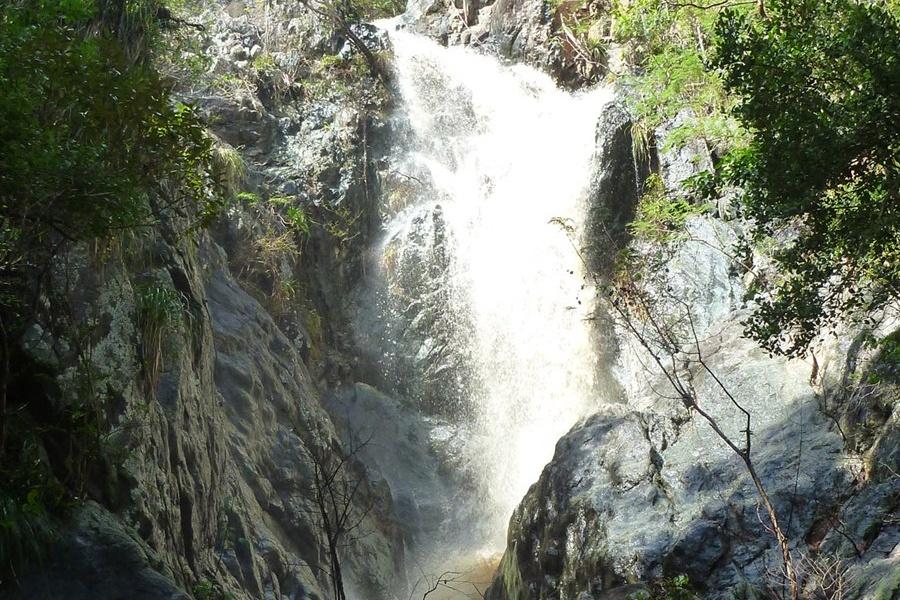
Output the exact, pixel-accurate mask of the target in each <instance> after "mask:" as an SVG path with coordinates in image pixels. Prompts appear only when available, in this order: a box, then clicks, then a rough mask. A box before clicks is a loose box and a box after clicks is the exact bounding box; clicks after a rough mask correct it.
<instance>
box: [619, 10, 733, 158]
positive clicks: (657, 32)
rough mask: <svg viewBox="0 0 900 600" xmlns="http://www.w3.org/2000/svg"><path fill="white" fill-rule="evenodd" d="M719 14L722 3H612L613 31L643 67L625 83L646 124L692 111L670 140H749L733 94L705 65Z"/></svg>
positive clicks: (655, 124) (718, 142) (722, 142)
mask: <svg viewBox="0 0 900 600" xmlns="http://www.w3.org/2000/svg"><path fill="white" fill-rule="evenodd" d="M718 14H719V12H718V7H715V8H711V9H705V10H704V9H701V8H697V7H694V6H687V5H676V4H673V3H670V2H666V1H665V0H635V1H633V2H625V1H624V0H617V1H616V2H614V3H613V17H614V20H613V23H614V28H613V35H614V37H615V39H616V40H617V41H618V42H619V43H621V44H623V45H624V46H625V47H626V48H627V52H626V58H627V60H628V61H629V62H630V63H631V64H632V66H633V68H634V69H635V70H636V71H637V73H638V74H637V75H636V76H626V77H625V83H626V85H628V86H629V87H630V88H631V90H632V92H633V93H632V110H633V112H634V114H635V115H636V117H637V119H638V120H639V121H640V122H641V125H642V126H643V128H644V129H645V130H650V129H653V128H656V127H658V126H659V125H661V124H662V123H664V122H665V121H667V120H669V119H672V118H673V117H675V116H676V115H677V114H679V113H680V112H682V111H686V110H689V114H690V115H691V116H690V118H688V119H685V120H684V122H683V123H682V124H681V125H680V126H679V127H678V128H677V129H676V130H675V131H673V132H672V133H671V135H670V136H669V139H668V140H667V143H668V144H669V145H670V146H674V147H680V146H683V145H684V144H686V143H688V142H689V141H691V140H693V139H698V138H703V139H705V140H706V141H707V142H709V143H710V145H711V146H722V147H730V146H739V147H740V146H742V145H744V144H745V143H746V140H745V138H746V136H745V132H744V131H743V130H742V129H741V127H740V126H739V125H738V123H737V121H736V120H735V119H734V118H733V117H732V115H731V113H730V109H731V107H732V105H733V100H732V99H731V97H730V96H729V95H728V94H726V93H725V90H724V88H723V86H722V81H721V78H720V77H719V76H718V74H717V73H716V72H714V71H710V70H709V69H707V68H706V65H705V62H706V60H707V54H708V49H709V46H710V45H711V44H712V43H713V39H712V33H713V30H714V26H715V22H716V18H717V15H718Z"/></svg>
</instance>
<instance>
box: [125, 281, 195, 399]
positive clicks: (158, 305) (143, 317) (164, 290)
mask: <svg viewBox="0 0 900 600" xmlns="http://www.w3.org/2000/svg"><path fill="white" fill-rule="evenodd" d="M135 291H136V298H135V307H136V310H137V324H138V328H139V330H140V333H141V366H142V369H143V372H144V377H145V380H146V383H147V385H148V387H149V389H150V390H152V389H154V388H155V387H156V383H157V382H158V380H159V374H160V371H161V369H162V364H163V338H164V334H165V333H166V331H167V330H169V329H172V328H174V327H176V326H177V325H178V324H179V323H181V321H182V317H183V315H185V314H186V313H185V309H184V304H183V303H182V300H181V296H180V295H179V294H178V292H176V291H175V290H173V289H171V288H168V287H163V286H159V285H151V286H144V287H139V288H138V289H137V290H135Z"/></svg>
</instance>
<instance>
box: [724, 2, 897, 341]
mask: <svg viewBox="0 0 900 600" xmlns="http://www.w3.org/2000/svg"><path fill="white" fill-rule="evenodd" d="M767 9H768V18H766V19H759V18H751V17H749V16H748V15H746V14H741V13H738V12H736V11H730V10H729V11H726V12H725V13H723V15H722V18H721V19H720V21H719V23H718V25H717V35H718V44H717V50H716V53H715V56H714V59H713V63H712V64H713V65H714V66H715V67H717V68H718V69H720V70H721V72H722V74H723V77H724V82H725V86H726V89H727V90H728V91H729V92H730V93H733V94H735V95H736V96H738V97H739V98H740V99H741V102H740V104H739V105H738V106H737V107H736V109H735V114H736V115H737V117H738V118H739V119H740V120H741V122H742V123H743V125H744V126H745V127H746V128H747V129H749V130H751V131H752V132H753V139H752V142H751V143H750V145H749V146H748V147H746V148H741V149H737V150H735V151H733V152H732V153H731V155H730V156H729V158H728V161H727V168H725V169H723V171H722V175H721V177H720V179H721V180H722V181H724V182H726V183H728V184H731V185H737V186H740V187H741V188H743V189H744V191H745V196H744V202H745V206H746V210H747V213H748V215H749V216H750V217H752V218H753V219H755V220H756V223H757V226H758V227H757V232H756V233H757V235H758V236H766V235H772V234H773V233H775V232H777V231H779V230H785V229H788V230H792V231H793V232H794V235H793V238H792V241H791V243H790V244H788V245H787V246H786V247H784V248H782V249H781V250H780V251H779V252H778V253H776V256H775V259H776V261H777V263H778V266H779V267H780V271H781V275H782V278H781V280H780V281H779V282H778V283H777V289H776V290H775V293H774V294H773V295H772V294H769V293H766V294H760V295H759V297H758V300H759V302H760V308H759V310H758V311H757V313H756V314H755V315H754V316H753V318H752V319H750V321H749V323H748V333H749V335H751V337H753V338H754V339H756V340H758V341H760V342H761V343H763V344H764V345H765V346H766V347H767V348H769V349H770V350H772V351H776V352H783V353H787V354H790V355H797V354H800V353H802V352H803V351H805V349H806V347H807V346H808V344H809V343H810V342H811V341H812V340H813V339H814V338H815V336H816V335H817V334H818V332H819V331H820V330H821V328H822V327H823V326H824V325H826V324H828V323H830V322H833V321H835V320H837V319H839V318H844V317H846V316H847V315H853V314H858V313H861V312H864V311H866V310H869V309H872V308H877V307H880V306H884V305H885V304H887V303H888V302H890V301H892V300H894V299H896V298H897V297H898V296H900V158H898V157H900V23H898V19H897V15H896V11H892V10H891V9H890V8H889V6H888V5H887V4H886V3H884V2H871V3H868V2H865V3H863V2H854V1H852V0H790V1H788V0H772V1H770V2H769V3H767Z"/></svg>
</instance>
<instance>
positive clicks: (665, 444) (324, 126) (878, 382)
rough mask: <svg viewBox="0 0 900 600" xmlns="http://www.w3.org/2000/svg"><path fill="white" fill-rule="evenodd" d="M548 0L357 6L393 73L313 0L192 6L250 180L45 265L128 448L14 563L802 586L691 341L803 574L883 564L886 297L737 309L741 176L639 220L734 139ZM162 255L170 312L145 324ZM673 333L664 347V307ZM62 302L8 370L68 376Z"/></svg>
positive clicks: (176, 80)
mask: <svg viewBox="0 0 900 600" xmlns="http://www.w3.org/2000/svg"><path fill="white" fill-rule="evenodd" d="M601 4H602V3H601ZM551 8H552V7H551V6H550V5H549V4H548V3H546V2H543V1H536V0H495V2H493V3H486V2H484V3H482V2H478V1H477V0H474V1H469V0H466V1H464V2H455V1H450V2H445V1H444V0H410V3H409V4H408V6H407V7H406V11H405V12H404V13H403V14H402V15H399V16H396V17H394V18H392V19H390V20H387V21H379V22H377V23H376V24H374V25H370V24H365V23H363V24H355V25H352V27H353V33H354V35H355V36H356V37H358V38H361V39H362V40H363V41H364V42H365V43H366V45H367V46H368V47H369V48H370V49H372V50H373V51H374V52H376V53H377V55H378V57H379V59H380V60H383V61H384V62H385V64H386V65H388V72H389V73H390V84H389V85H388V86H386V87H382V86H381V84H379V83H378V82H377V80H376V78H375V77H374V76H373V75H372V74H371V73H369V72H368V71H367V68H366V67H367V65H366V64H365V61H364V60H362V58H361V57H360V55H359V52H358V51H357V50H356V49H355V48H354V46H353V44H352V43H351V42H350V41H349V39H348V38H347V36H346V35H345V34H344V35H342V33H341V32H340V31H339V30H338V31H335V27H334V24H333V23H331V22H329V21H328V19H327V18H325V17H324V16H323V15H322V14H319V13H317V12H315V11H312V10H310V9H309V7H308V5H306V4H305V3H302V2H292V1H290V0H268V1H265V2H262V1H260V2H252V1H250V0H245V1H242V0H236V1H232V2H224V1H218V0H197V1H195V2H188V3H186V4H185V6H184V7H181V8H180V9H179V10H180V11H181V12H182V13H184V19H185V20H186V21H191V22H195V23H200V24H202V29H200V28H197V30H196V31H187V32H185V33H184V35H185V36H186V37H187V39H188V42H187V43H186V44H184V45H182V46H181V47H180V49H179V50H178V51H177V53H175V54H173V55H172V56H170V57H169V58H168V59H167V61H166V62H165V64H164V66H163V67H161V68H162V69H163V71H164V72H166V73H167V74H168V76H169V77H170V78H171V80H172V85H173V90H174V92H173V93H174V94H175V95H176V97H177V98H178V99H179V101H181V102H185V103H187V104H191V105H193V106H196V107H197V108H198V110H199V112H200V113H201V114H202V116H203V119H204V122H205V123H206V124H207V126H208V128H209V131H210V135H212V136H213V138H214V140H215V142H216V152H217V157H218V160H220V161H221V163H222V164H223V165H225V166H226V167H227V168H226V171H227V172H228V174H229V177H228V181H227V184H228V186H229V187H230V188H231V190H230V192H231V195H232V196H233V199H234V201H233V202H231V203H229V204H228V206H226V208H225V209H224V211H223V214H222V215H220V216H218V217H217V218H216V219H215V220H214V222H213V223H212V224H211V226H210V227H209V228H208V229H205V230H203V231H201V232H199V233H197V234H195V235H193V236H187V235H184V233H185V229H186V227H187V226H186V224H185V222H182V220H179V219H178V218H174V219H169V220H166V221H164V222H163V223H161V224H160V225H158V226H155V227H154V228H153V229H152V230H150V231H146V232H143V233H141V234H140V235H136V236H135V237H134V239H130V240H128V242H127V243H123V244H121V245H120V246H115V245H112V246H110V247H104V248H97V247H88V246H87V245H85V246H84V247H79V248H78V250H77V252H75V253H73V254H72V255H71V256H68V257H67V259H66V260H65V261H64V262H61V263H60V264H58V265H56V266H55V271H54V273H53V277H54V280H55V281H57V282H58V284H59V288H60V290H62V292H61V293H62V294H63V296H64V297H65V298H66V302H67V305H68V306H70V307H71V310H72V311H73V314H74V318H75V321H76V322H79V323H85V324H90V334H89V336H88V338H89V341H88V346H89V348H90V362H91V364H92V366H93V371H92V373H93V374H92V385H93V386H95V387H98V388H102V389H103V390H105V391H104V394H105V397H106V398H109V400H108V401H107V402H106V403H105V405H104V407H103V414H102V417H101V420H102V422H103V423H104V427H103V431H104V434H103V435H104V440H105V443H108V445H109V447H110V448H114V450H115V452H114V453H110V455H109V456H110V457H112V458H108V459H104V460H103V461H100V463H101V464H99V466H97V467H96V469H95V472H94V473H92V475H91V477H90V478H89V481H90V484H89V485H88V486H87V489H85V491H84V494H83V496H84V497H83V498H81V499H80V502H79V503H78V504H77V506H75V508H74V509H73V511H72V514H71V515H70V516H69V517H68V518H67V519H66V520H65V521H64V522H61V523H60V525H59V527H58V535H57V537H56V538H55V540H54V542H53V543H52V545H51V547H50V549H49V551H48V552H47V553H46V554H45V556H43V557H42V558H41V559H40V560H39V561H35V562H34V563H33V564H30V565H28V568H26V569H24V570H23V571H22V572H21V573H18V574H17V577H16V581H15V582H14V583H13V584H11V585H9V586H7V587H5V588H0V593H2V594H3V595H4V597H7V595H8V597H10V598H23V599H24V598H72V599H79V598H84V599H88V598H91V599H94V598H110V599H112V598H123V599H124V598H146V599H156V598H159V599H162V598H167V599H171V598H198V599H201V598H202V599H212V598H277V599H283V598H297V599H303V598H331V597H336V598H337V597H346V598H351V599H353V600H379V599H382V598H383V599H393V598H407V597H408V598H413V597H416V598H424V597H425V595H426V594H427V593H429V589H431V588H433V591H434V594H435V595H436V594H437V593H442V594H445V596H442V597H448V598H453V597H459V598H465V597H485V598H491V599H496V600H505V599H515V600H524V599H531V598H533V599H545V598H547V599H550V598H553V599H577V600H586V599H589V598H592V599H595V600H600V599H612V598H626V597H634V596H633V595H634V594H637V595H640V594H645V595H646V597H650V595H651V594H658V585H660V582H667V581H668V582H671V581H673V578H681V577H686V579H687V581H688V582H689V585H690V588H691V589H692V590H694V591H695V592H696V593H697V594H700V595H701V596H702V597H708V598H732V597H734V598H762V597H774V595H778V594H783V593H784V589H785V579H784V573H783V572H782V569H783V565H782V563H781V556H782V555H781V552H782V549H781V548H779V545H778V543H777V540H776V537H775V536H774V535H773V533H772V531H771V524H770V523H769V521H767V520H766V516H765V512H764V509H763V508H762V507H761V504H760V500H759V496H758V494H757V491H756V488H754V485H753V481H752V480H751V478H750V477H749V475H748V472H747V470H746V469H745V468H744V464H743V463H742V462H741V460H740V457H739V456H738V455H737V454H736V453H735V452H733V451H732V450H731V449H729V448H728V447H727V445H725V444H724V443H723V441H722V439H721V438H720V437H719V436H718V435H717V433H716V432H715V431H714V429H713V427H712V425H711V423H710V421H707V420H704V419H703V418H701V417H700V416H699V414H698V412H697V411H696V410H692V409H691V407H689V406H685V405H684V403H682V402H680V401H679V399H678V398H677V397H675V398H674V399H673V396H677V394H676V391H673V389H671V385H672V381H671V379H672V374H673V373H674V374H675V376H676V377H675V378H676V379H679V378H682V379H683V380H685V381H689V382H690V386H691V390H692V393H693V394H694V395H695V397H696V398H697V399H698V402H697V404H698V405H699V406H700V407H701V408H702V409H703V410H704V411H705V412H706V413H707V414H709V415H711V416H712V418H713V419H714V423H715V424H716V425H715V426H716V427H721V428H722V429H723V430H724V433H725V434H726V435H728V436H730V437H731V438H732V439H736V440H742V439H744V436H745V435H746V437H747V439H748V440H749V439H751V434H752V453H751V452H750V446H749V444H750V442H749V441H748V442H747V443H748V449H747V454H748V455H751V456H752V462H753V464H754V465H755V468H756V471H757V472H758V473H759V476H760V478H761V479H762V480H763V482H764V484H765V488H766V489H767V490H768V493H769V496H770V498H771V501H772V504H773V506H774V509H775V511H776V512H777V513H778V515H779V516H780V519H781V522H782V527H783V529H784V531H785V533H786V535H787V538H788V540H789V544H790V549H791V551H792V553H793V556H794V557H795V560H796V568H797V570H798V572H799V573H801V575H802V581H803V593H804V597H809V598H872V599H889V598H896V597H898V595H900V548H898V541H900V521H898V519H897V508H898V504H900V476H898V471H900V456H898V448H900V427H898V425H900V423H898V419H900V416H898V409H897V406H898V397H900V364H898V361H897V355H896V351H893V350H891V348H892V347H885V346H878V345H874V344H872V343H870V341H871V340H872V339H876V338H877V339H890V338H891V337H892V336H896V333H895V332H896V331H897V328H898V327H900V314H898V312H897V310H896V305H895V304H890V305H888V306H886V307H884V308H881V309H880V310H878V311H875V312H873V313H872V314H871V315H869V316H870V317H871V321H869V322H867V323H866V324H864V325H861V324H859V323H855V324H854V323H849V324H845V325H842V326H840V327H836V328H834V329H833V331H829V332H828V334H827V335H823V336H822V339H821V341H818V342H816V344H815V345H813V346H812V348H811V352H810V353H809V354H808V355H806V356H804V357H800V358H787V357H785V356H779V355H773V354H770V353H769V352H767V351H766V350H764V349H762V348H760V347H759V345H758V344H756V343H755V342H754V341H753V340H750V339H747V338H746V337H745V335H744V322H745V320H746V319H747V318H748V316H749V314H750V313H751V311H752V310H753V304H752V301H751V300H749V299H748V298H749V295H748V292H749V289H750V288H751V287H752V286H753V285H756V284H757V283H758V281H759V280H765V279H767V278H769V279H773V278H775V277H776V275H775V273H774V267H773V266H772V264H771V256H770V255H771V251H770V250H769V249H766V248H760V247H756V248H753V250H752V252H751V254H750V256H749V257H746V256H737V255H736V252H735V250H734V248H735V244H736V243H737V242H738V241H739V240H740V239H741V238H742V237H744V236H746V235H747V233H748V231H749V229H750V224H749V223H748V221H747V219H745V218H744V217H743V215H742V214H741V210H740V198H739V191H738V190H729V191H728V193H723V194H720V195H719V196H718V197H717V198H716V199H715V201H714V202H712V203H711V204H709V205H708V206H706V207H705V208H704V209H703V210H698V211H696V212H695V213H692V214H690V215H689V216H688V217H687V218H686V219H685V225H684V231H683V235H680V236H678V237H675V238H670V239H667V240H665V241H664V242H662V243H654V242H647V241H646V240H644V241H642V240H640V239H636V236H634V235H633V230H632V229H631V228H630V227H629V223H631V222H632V221H633V220H634V219H635V218H636V215H637V214H638V212H639V204H640V202H641V198H642V196H643V194H644V192H645V190H647V189H649V186H650V185H651V184H654V185H659V186H661V187H662V189H663V190H665V192H666V193H669V194H672V195H674V196H680V197H686V196H688V195H689V194H690V191H689V190H688V187H687V184H686V181H687V180H688V179H689V178H690V177H691V176H692V175H695V174H697V173H700V172H702V171H705V170H708V169H710V168H711V167H712V165H713V163H714V158H715V156H714V155H715V149H714V148H710V147H709V146H708V145H707V144H705V143H704V142H702V141H699V140H695V141H693V142H691V143H689V144H685V145H681V146H673V145H672V144H669V143H668V141H669V139H670V137H671V136H672V135H673V134H672V132H673V130H675V129H677V127H678V126H679V123H680V122H681V121H684V120H690V119H691V118H692V115H691V113H690V111H683V112H681V113H679V114H678V115H677V116H676V117H674V118H673V119H668V120H667V121H666V123H664V124H663V125H662V126H660V127H658V128H656V129H655V130H654V131H651V132H650V133H649V134H648V136H649V141H647V143H646V148H641V147H639V146H640V137H639V136H637V135H635V129H636V127H637V124H636V121H635V118H634V115H633V114H632V111H631V108H630V106H631V104H630V102H629V94H630V93H632V90H630V89H629V87H628V86H627V85H618V84H616V83H600V81H601V79H602V78H603V77H604V76H605V75H607V74H609V73H613V74H615V73H617V72H620V71H621V70H623V69H625V68H626V67H625V66H623V65H622V64H620V60H619V55H620V54H621V52H623V50H622V49H621V48H617V47H615V45H614V44H613V45H612V47H610V48H608V49H607V51H606V53H605V54H604V56H603V57H602V60H601V59H600V58H597V59H596V60H594V59H591V60H587V61H586V60H585V59H584V58H583V57H582V56H581V55H580V54H579V53H578V52H577V51H573V48H572V46H571V45H566V44H564V43H561V42H560V39H561V38H560V32H561V31H562V29H561V28H562V25H561V23H560V21H559V19H558V18H556V17H554V15H553V11H552V10H551ZM598 10H600V12H601V13H602V11H603V10H604V9H603V8H602V7H601V8H599V9H598ZM179 14H181V13H179ZM604 18H605V17H604V16H603V14H601V16H600V17H598V18H597V22H598V23H601V24H602V23H603V22H604ZM601 34H602V32H601ZM598 35H600V34H598ZM575 50H577V48H576V49H575ZM623 249H628V250H629V251H630V252H632V253H634V254H636V255H638V256H644V257H647V260H648V262H649V264H650V267H649V274H648V275H647V276H646V278H644V279H642V280H641V282H640V286H641V290H642V291H643V292H644V293H649V294H652V295H653V298H654V302H655V303H654V304H653V305H652V307H647V306H645V307H644V309H645V311H646V312H647V313H649V314H650V315H651V316H652V315H653V312H652V311H658V314H660V315H665V318H666V319H667V322H669V321H668V319H669V317H671V316H672V315H676V314H686V315H687V317H688V320H689V328H688V329H685V328H686V327H687V324H686V322H685V321H684V320H683V319H682V320H673V321H672V322H673V323H674V324H673V325H671V326H670V327H671V329H665V328H663V329H662V330H661V329H660V328H658V327H657V328H656V329H647V328H646V327H643V328H642V327H641V326H638V327H635V322H634V321H628V320H627V319H626V320H624V321H623V319H621V318H617V317H618V316H619V313H617V312H616V311H617V308H616V306H614V305H611V304H608V303H606V302H605V301H604V300H603V294H604V292H605V290H606V289H607V286H609V285H612V284H615V283H616V282H617V281H619V282H620V281H621V277H622V276H621V274H620V273H618V272H617V271H616V267H615V265H614V259H615V257H616V255H617V253H619V252H621V251H623ZM748 262H749V263H750V264H751V268H749V269H748V268H745V267H746V266H747V263H748ZM148 289H149V290H157V289H165V290H172V291H173V292H172V294H173V296H172V297H174V298H176V300H177V303H178V306H179V307H181V309H183V313H184V316H179V317H178V318H177V319H172V320H170V321H167V322H166V325H165V326H163V327H161V328H160V329H159V330H158V331H157V330H152V329H148V326H147V320H146V314H147V308H146V307H147V290H148ZM634 297H636V298H641V297H642V296H634ZM672 318H673V319H674V317H672ZM644 323H646V321H644ZM667 327H668V326H667ZM154 332H155V333H154ZM679 335H682V336H684V335H687V336H688V337H687V338H686V339H687V340H688V341H687V343H686V344H685V345H684V346H685V347H686V348H687V349H686V350H685V351H683V352H681V353H678V354H675V353H673V354H672V355H671V356H666V357H665V358H666V361H664V363H663V364H664V365H665V366H666V367H667V366H668V364H670V363H669V360H671V364H672V367H671V370H669V371H667V370H666V369H665V368H663V369H662V370H660V369H658V368H657V365H656V364H655V363H654V354H653V349H654V348H656V347H657V346H656V345H654V343H655V342H653V341H652V340H653V338H654V336H662V337H663V338H666V337H667V336H669V337H672V338H674V337H677V336H679ZM75 338H76V334H75V333H74V332H63V333H60V332H59V331H58V329H56V328H54V326H53V323H52V319H50V318H48V319H47V320H46V321H45V322H41V321H40V320H38V321H36V322H35V323H33V324H32V325H31V327H30V328H29V330H28V333H27V335H26V336H25V337H24V339H23V349H24V352H25V353H26V354H27V356H28V359H29V361H31V363H32V364H33V369H34V372H35V373H36V374H37V375H35V377H33V378H32V379H31V380H28V381H24V382H21V383H20V384H19V386H20V389H23V390H29V393H35V394H37V392H34V391H33V390H39V389H40V390H45V391H44V392H41V393H43V394H45V395H46V396H47V397H48V398H51V400H50V402H65V401H66V398H67V397H68V396H67V394H69V393H70V389H71V388H73V387H74V386H75V385H76V384H77V377H76V365H77V364H78V361H79V360H80V359H79V356H78V355H77V352H76V351H75V349H76V348H77V347H79V345H78V344H79V343H83V342H78V341H76V339H75ZM648 339H650V340H651V342H650V343H649V344H648V343H647V342H646V340H648ZM642 340H643V341H642ZM663 341H665V340H663ZM660 347H662V346H660ZM660 366H663V365H660ZM48 381H49V382H51V383H48ZM46 390H50V391H46ZM745 415H749V416H747V419H749V421H745ZM326 494H330V498H331V499H330V500H327V499H325V500H323V498H325V496H326ZM328 502H330V503H331V504H330V505H329V506H330V508H331V509H332V510H333V509H334V508H335V507H336V506H337V505H339V506H340V508H341V510H339V511H338V512H339V513H340V514H341V515H342V516H343V519H344V520H342V521H340V523H338V525H337V530H336V531H332V529H331V526H330V525H328V522H327V521H328V516H327V515H328V510H329V509H328V507H326V508H325V509H324V510H323V506H326V504H327V503H328ZM338 562H339V563H340V570H341V571H342V578H343V582H344V587H345V588H346V590H345V594H346V595H345V596H341V595H338V593H337V591H336V590H335V589H334V568H335V564H336V563H338ZM476 572H477V573H476ZM341 593H342V594H343V593H344V592H341ZM432 597H434V596H432ZM653 597H658V596H653ZM782 597H784V596H782Z"/></svg>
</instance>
